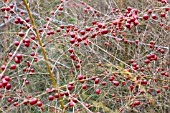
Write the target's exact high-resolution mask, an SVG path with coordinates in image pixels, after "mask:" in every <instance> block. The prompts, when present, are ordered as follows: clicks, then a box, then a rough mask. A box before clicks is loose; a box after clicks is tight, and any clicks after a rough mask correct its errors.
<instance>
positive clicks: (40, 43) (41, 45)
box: [23, 0, 65, 113]
mask: <svg viewBox="0 0 170 113" xmlns="http://www.w3.org/2000/svg"><path fill="white" fill-rule="evenodd" d="M23 2H24V5H25V7H26V9H27V12H28V15H29V17H30V20H31V23H32V26H33V28H34V30H35V33H36V36H37V38H38V42H39V45H40V47H41V51H42V54H43V56H44V60H45V62H46V66H47V69H48V73H49V75H50V78H51V80H52V84H53V87H54V88H57V84H56V81H55V78H54V76H53V74H52V71H51V68H50V65H49V63H48V58H47V56H46V52H45V49H44V48H43V44H42V41H41V38H40V36H39V31H38V30H37V28H36V25H35V22H34V19H33V16H32V13H31V11H30V8H29V6H28V4H27V1H26V0H23ZM59 102H60V105H61V108H62V110H63V111H64V103H63V100H62V99H61V97H59ZM64 113H65V111H64Z"/></svg>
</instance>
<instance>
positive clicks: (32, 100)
mask: <svg viewBox="0 0 170 113" xmlns="http://www.w3.org/2000/svg"><path fill="white" fill-rule="evenodd" d="M37 102H38V99H37V98H33V99H31V100H30V101H29V103H30V105H34V104H36V103H37Z"/></svg>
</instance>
